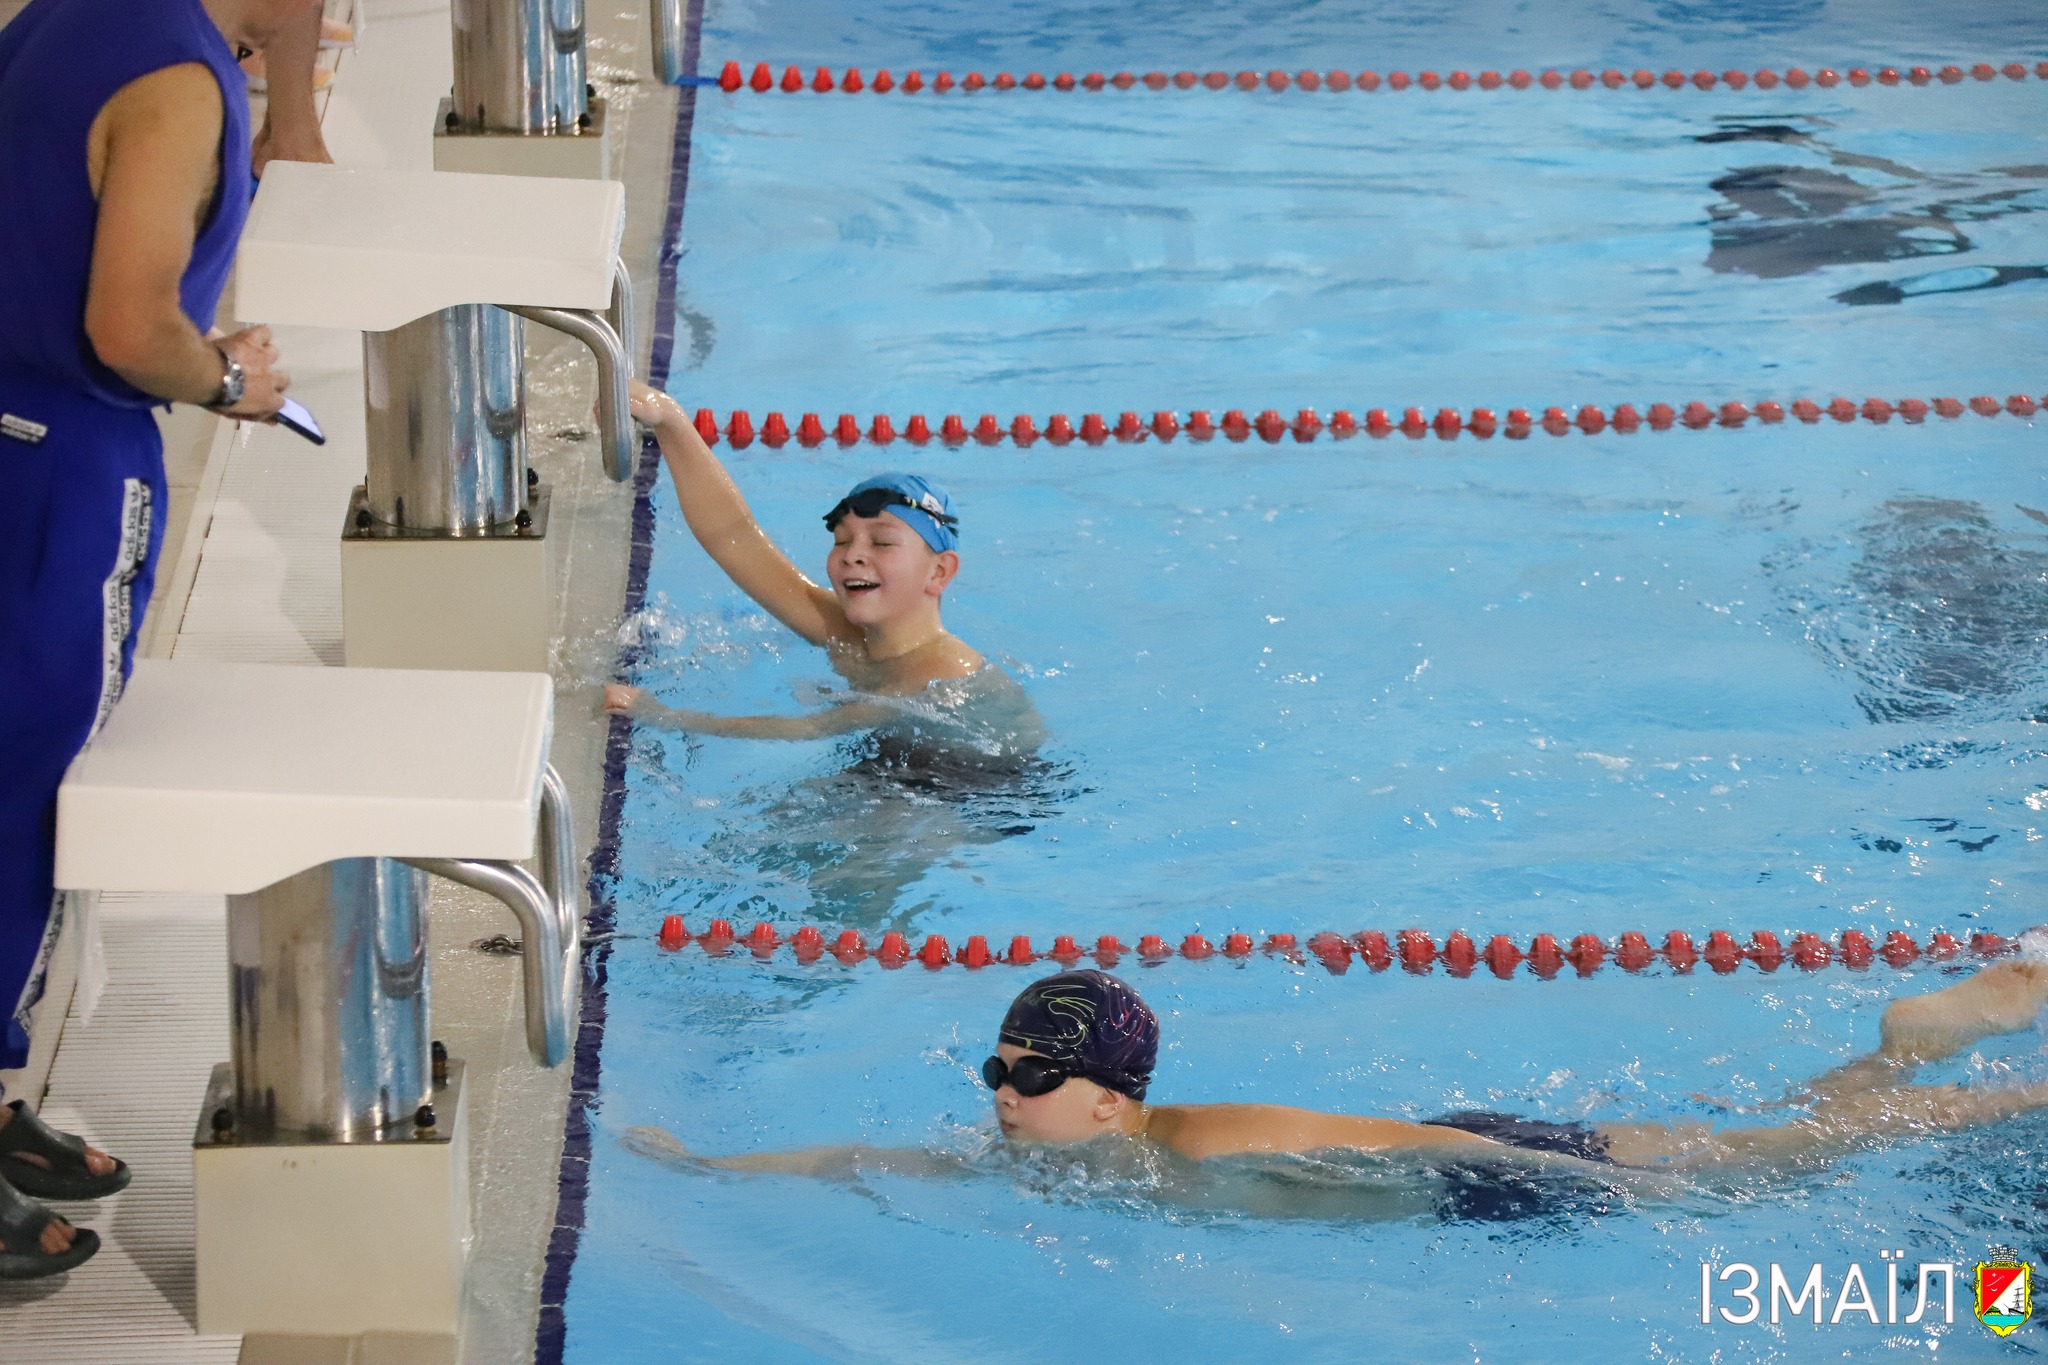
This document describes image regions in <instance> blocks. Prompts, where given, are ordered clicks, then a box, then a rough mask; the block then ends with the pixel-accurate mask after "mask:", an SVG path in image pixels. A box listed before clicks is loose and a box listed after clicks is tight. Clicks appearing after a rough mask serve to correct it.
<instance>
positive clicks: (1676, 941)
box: [655, 915, 2012, 980]
mask: <svg viewBox="0 0 2048 1365" xmlns="http://www.w3.org/2000/svg"><path fill="white" fill-rule="evenodd" d="M692 942H694V943H696V944H697V945H698V946H699V947H700V948H702V949H703V950H704V952H705V954H706V955H707V956H710V957H730V956H733V955H735V954H736V953H741V952H743V953H746V954H748V955H750V956H752V957H754V958H758V959H761V960H764V961H765V960H767V959H769V958H772V957H773V956H774V955H775V954H776V953H777V952H778V951H779V950H783V949H787V950H788V951H789V953H790V954H791V955H792V956H793V957H795V958H796V960H797V961H798V962H801V963H806V964H808V963H813V962H816V961H818V960H819V959H821V958H823V957H826V956H830V957H833V958H835V959H837V960H838V961H840V962H842V963H845V964H846V965H848V966H852V965H854V964H855V963H859V962H867V961H873V962H875V963H876V964H877V965H879V966H882V967H885V968H897V967H904V966H907V965H909V964H910V963H912V962H917V963H920V964H922V965H923V966H925V967H928V968H931V969H933V970H937V969H939V968H942V967H948V966H959V967H968V968H978V967H994V966H1013V967H1022V966H1028V965H1030V964H1031V963H1034V962H1040V961H1051V962H1058V963H1062V964H1064V965H1067V966H1072V965H1073V964H1074V963H1076V962H1079V961H1081V960H1082V959H1083V958H1092V959H1093V960H1094V961H1096V962H1097V963H1099V964H1101V965H1102V966H1104V967H1114V966H1116V965H1117V963H1118V962H1120V961H1121V960H1122V959H1123V958H1124V957H1126V956H1135V957H1136V958H1137V959H1138V962H1139V965H1141V966H1156V965H1158V964H1159V963H1162V962H1165V961H1166V960H1167V959H1169V958H1174V957H1181V958H1187V959H1190V960H1193V961H1201V960H1204V959H1207V958H1212V957H1223V958H1237V959H1242V958H1248V957H1250V956H1251V955H1252V954H1253V953H1255V952H1259V953H1264V954H1267V955H1269V956H1276V957H1284V958H1287V959H1289V960H1290V961H1293V962H1305V961H1307V960H1308V959H1309V958H1314V959H1315V960H1316V961H1318V962H1320V963H1321V964H1322V965H1323V966H1324V967H1325V968H1327V969H1328V970H1329V971H1330V972H1331V973H1332V974H1333V975H1339V976H1341V975H1343V974H1344V973H1345V972H1346V971H1349V970H1350V968H1351V965H1352V962H1353V961H1354V959H1355V960H1356V961H1358V962H1361V963H1363V964H1364V965H1365V966H1366V967H1367V968H1369V969H1370V970H1372V971H1374V972H1383V971H1386V970H1387V969H1388V968H1389V967H1392V966H1396V965H1399V966H1400V967H1401V968H1402V970H1404V971H1407V972H1411V973H1414V974H1417V975H1428V974H1429V973H1430V972H1431V971H1433V970H1434V969H1435V968H1436V967H1437V966H1439V965H1441V966H1442V967H1443V969H1444V971H1445V972H1446V973H1447V974H1449V975H1451V976H1454V977H1461V978H1462V977H1470V976H1473V975H1475V974H1476V973H1477V971H1478V970H1479V969H1480V968H1481V967H1484V968H1485V969H1486V970H1487V971H1488V972H1490V973H1492V974H1493V975H1494V976H1496V977H1499V978H1500V979H1502V980H1506V979H1508V978H1509V977H1511V976H1513V975H1515V973H1516V972H1517V971H1520V970H1524V969H1526V970H1527V971H1528V972H1529V973H1530V974H1532V975H1534V976H1538V977H1542V978H1543V979H1544V980H1549V979H1550V978H1552V977H1555V976H1557V975H1559V974H1560V973H1562V972H1563V971H1564V970H1565V969H1566V968H1567V967H1569V968H1571V969H1572V971H1574V972H1575V973H1576V974H1577V975H1579V976H1582V977H1584V976H1592V975H1593V974H1594V973H1595V972H1597V971H1599V970H1600V968H1602V967H1603V966H1605V965H1606V964H1607V963H1608V962H1610V961H1612V962H1613V963H1614V965H1616V966H1618V967H1620V968H1621V969H1622V970H1623V971H1626V972H1640V971H1643V970H1644V969H1645V968H1648V967H1650V966H1652V965H1655V964H1657V963H1662V964H1663V965H1665V966H1666V967H1668V968H1670V969H1671V970H1672V971H1673V972H1674V973H1678V974H1684V973H1689V972H1691V971H1692V970H1693V968H1694V967H1695V966H1697V965H1698V964H1699V963H1702V962H1704V963H1706V964H1707V966H1709V967H1711V968H1712V969H1713V970H1714V971H1716V972H1718V973H1721V974H1723V975H1726V974H1728V973H1730V972H1733V971H1736V970H1737V969H1739V968H1740V967H1741V966H1742V964H1743V963H1745V962H1749V963H1753V964H1755V965H1756V967H1757V968H1758V969H1759V970H1761V971H1765V972H1775V971H1777V970H1778V968H1780V967H1782V966H1784V965H1786V964H1787V963H1790V964H1791V965H1792V966H1795V967H1798V968H1800V969H1802V970H1805V971H1818V970H1819V969H1820V968H1822V967H1826V966H1828V965H1830V964H1832V963H1840V964H1841V965H1843V966H1845V967H1849V968H1855V969H1861V968H1865V967H1868V966H1870V965H1871V963H1872V962H1875V961H1882V962H1885V963H1887V964H1889V965H1890V966H1893V967H1906V966H1910V965H1911V964H1912V963H1914V962H1917V961H1919V960H1920V959H1922V958H1925V959H1927V960H1928V961H1930V962H1948V961H1952V960H1954V959H1956V958H1958V957H1963V956H1966V955H1967V956H1973V957H1980V958H1989V957H1997V956H1999V955H2001V954H2003V953H2006V952H2008V951H2010V950H2011V948H2012V945H2011V944H2010V943H2008V942H2007V940H2006V939H2004V938H2003V937H2001V936H2000V935H1998V934H1992V933H1982V932H1979V933H1973V934H1971V935H1970V937H1969V940H1968V942H1967V943H1966V942H1963V941H1961V940H1958V939H1957V938H1956V937H1955V936H1954V935H1953V934H1950V933H1949V932H1948V931H1946V930H1937V931H1936V932H1935V933H1934V934H1932V935H1930V936H1929V937H1928V940H1927V942H1926V943H1925V944H1924V945H1923V944H1921V943H1918V942H1916V941H1915V940H1914V939H1913V937H1912V935H1910V934H1908V933H1906V932H1905V931H1904V930H1902V929H1894V930H1892V931H1891V932H1890V933H1888V934H1886V935H1885V938H1884V941H1883V942H1882V943H1874V942H1872V940H1871V938H1870V936H1869V935H1868V934H1865V933H1864V932H1863V931H1862V930H1861V929H1845V930H1843V931H1842V932H1841V933H1840V934H1838V935H1836V936H1835V937H1834V938H1833V939H1824V938H1822V937H1820V936H1819V935H1817V934H1811V933H1794V934H1791V935H1789V936H1787V937H1786V938H1783V939H1781V938H1780V937H1779V936H1778V935H1777V934H1775V933H1772V932H1771V931H1770V930H1769V929H1759V930H1757V931H1756V932H1755V933H1754V934H1752V935H1751V936H1750V938H1749V941H1748V942H1747V943H1741V942H1738V941H1737V940H1736V938H1735V936H1734V935H1733V934H1731V933H1730V932H1728V931H1727V930H1726V929H1716V930H1714V931H1713V932H1712V933H1710V934H1708V935H1707V940H1706V943H1705V945H1704V946H1702V945H1699V944H1696V943H1695V942H1694V941H1693V938H1692V936H1691V935H1690V934H1688V933H1686V932H1685V931H1684V930H1682V929H1673V930H1672V931H1671V932H1670V933H1668V934H1666V935H1665V936H1664V941H1663V943H1662V944H1661V945H1657V946H1652V945H1651V943H1650V941H1649V939H1648V938H1646V937H1645V936H1644V935H1642V934H1640V933H1636V932H1634V931H1630V932H1628V933H1625V934H1623V935H1622V936H1621V937H1620V938H1618V939H1616V940H1615V941H1614V942H1613V943H1612V944H1609V943H1607V942H1605V941H1604V940H1602V939H1601V938H1599V937H1598V936H1597V935H1594V934H1580V935H1579V936H1577V937H1576V938H1574V939H1572V940H1571V942H1570V943H1569V944H1564V943H1561V942H1560V941H1559V940H1558V938H1557V937H1556V936H1555V935H1553V934H1538V935H1536V937H1535V938H1534V939H1532V940H1530V942H1529V946H1528V947H1527V948H1526V949H1524V948H1522V947H1520V946H1519V945H1517V944H1516V943H1515V941H1514V940H1512V939H1510V938H1509V937H1508V936H1507V935H1505V934H1496V935H1494V937H1493V938H1491V939H1489V940H1488V941H1487V943H1486V946H1485V947H1483V948H1482V947H1481V946H1479V944H1478V942H1477V941H1476V940H1474V939H1473V938H1472V937H1471V936H1470V935H1469V934H1467V933H1466V932H1465V931H1464V930H1462V929H1459V930H1456V931H1454V932H1453V933H1452V934H1451V935H1450V937H1448V938H1446V939H1445V940H1444V942H1443V944H1442V946H1438V944H1437V942H1436V941H1435V940H1434V939H1432V938H1431V937H1430V936H1429V934H1428V933H1427V932H1425V931H1423V930H1421V929H1403V930H1401V931H1399V932H1398V933H1396V934H1394V935H1393V936H1392V937H1391V938H1389V936H1388V935H1387V934H1385V933H1383V932H1382V931H1380V930H1377V929H1368V930H1365V931H1363V932H1360V933H1356V934H1352V935H1351V936H1350V937H1348V938H1347V937H1345V936H1344V935H1342V934H1337V933H1331V932H1328V931H1325V932H1323V933H1318V934H1310V935H1309V936H1308V938H1307V939H1306V941H1304V940H1301V939H1298V938H1296V937H1295V935H1293V934H1272V935H1269V936H1268V937H1267V938H1266V940H1265V941H1264V942H1263V943H1258V942H1256V941H1255V940H1254V939H1253V937H1252V936H1251V935H1250V934H1246V933H1233V934H1227V935H1225V936H1224V939H1223V942H1222V943H1221V944H1216V943H1212V942H1211V941H1210V940H1209V939H1207V938H1205V937H1203V936H1202V935H1201V934H1189V935H1188V936H1187V937H1186V938H1185V939H1183V940H1181V942H1180V943H1179V944H1178V945H1174V944H1170V943H1168V942H1167V941H1166V940H1165V939H1164V938H1161V937H1160V936H1159V935H1157V934H1147V935H1145V936H1144V937H1143V938H1141V939H1139V940H1138V943H1137V946H1136V947H1135V948H1133V947H1130V946H1127V945H1126V944H1124V943H1122V942H1120V941H1119V940H1118V939H1117V937H1116V936H1115V935H1114V934H1104V935H1103V936H1102V937H1100V938H1098V939H1096V940H1095V942H1094V944H1093V945H1092V946H1089V947H1085V948H1084V947H1082V946H1081V941H1080V940H1079V939H1076V938H1075V937H1073V936H1072V935H1070V934H1061V935H1059V936H1058V937H1056V938H1055V939H1053V941H1052V946H1051V947H1050V948H1049V949H1046V950H1045V951H1042V952H1041V951H1039V950H1038V949H1037V948H1035V947H1033V945H1032V942H1031V940H1030V938H1028V937H1027V936H1025V935H1022V934H1019V935H1017V936H1016V937H1015V938H1013V939H1011V940H1010V945H1009V947H1008V948H1006V949H1003V950H1001V951H996V950H994V949H992V948H990V947H989V941H988V938H987V937H986V936H985V935H982V934H975V935H973V936H972V937H970V938H969V939H968V940H967V941H966V943H964V944H963V945H961V946H960V947H959V948H958V949H955V948H954V947H953V946H952V944H950V943H949V942H947V940H946V938H945V936H944V935H942V934H931V935H928V936H926V938H925V940H924V942H923V943H922V944H921V945H920V946H918V947H916V948H912V947H911V944H910V940H909V939H908V938H907V937H905V936H904V935H903V934H901V933H899V932H896V931H893V930H892V931H891V932H889V933H886V934H884V935H882V940H881V942H880V943H878V944H875V945H873V946H872V947H871V946H869V944H868V942H867V940H866V939H865V938H863V937H862V936H861V934H860V933H859V932H858V931H857V930H853V929H845V930H841V931H840V933H839V934H838V935H837V936H836V937H835V938H833V939H832V940H831V941H830V942H828V941H827V940H826V937H825V932H824V931H823V930H821V929H820V928H818V927H817V926H816V925H814V924H806V925H804V926H803V927H801V928H799V929H798V930H797V931H796V932H795V933H793V934H790V935H788V936H787V937H785V936H784V935H782V934H781V933H778V932H777V931H776V929H775V927H774V926H773V925H769V924H756V925H755V926H754V927H753V929H751V930H750V931H748V933H747V934H746V935H745V936H744V937H737V936H735V934H734V932H733V927H732V923H731V922H730V921H729V920H722V919H720V920H713V921H712V922H711V924H710V926H709V927H708V928H706V929H705V930H704V932H703V933H701V934H697V935H692V934H691V933H690V931H689V929H688V928H687V927H686V926H685V925H684V924H683V917H682V916H681V915H669V916H668V917H666V918H665V919H664V920H663V921H662V924H661V929H660V931H659V932H658V933H657V934H656V935H655V943H656V945H657V946H659V947H660V948H661V949H663V950H664V951H667V952H678V951H680V950H682V949H683V948H684V947H686V946H688V945H689V944H690V943H692Z"/></svg>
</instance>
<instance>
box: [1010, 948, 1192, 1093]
mask: <svg viewBox="0 0 2048 1365" xmlns="http://www.w3.org/2000/svg"><path fill="white" fill-rule="evenodd" d="M1000 1037H1001V1038H1002V1041H1004V1042H1006V1043H1010V1044H1013V1045H1015V1046H1017V1047H1022V1048H1029V1049H1030V1050H1031V1051H1033V1052H1036V1053H1038V1054H1039V1055H1041V1056H1044V1057H1050V1058H1052V1059H1053V1060H1054V1061H1056V1062H1065V1063H1066V1064H1067V1065H1069V1066H1071V1067H1073V1068H1074V1069H1075V1070H1076V1071H1078V1072H1079V1073H1080V1074H1081V1075H1083V1076H1086V1077H1087V1078H1088V1079H1089V1080H1091V1081H1094V1082H1095V1083H1096V1084H1097V1085H1103V1086H1107V1087H1109V1088H1110V1089H1111V1090H1118V1091H1121V1092H1123V1093H1124V1094H1126V1095H1129V1096H1130V1097H1131V1098H1132V1099H1134V1100H1142V1099H1144V1098H1145V1087H1146V1086H1148V1085H1150V1084H1151V1083H1152V1068H1153V1066H1154V1065H1155V1064H1156V1063H1157V1062H1158V1060H1159V1021H1158V1020H1157V1019H1155V1018H1154V1017H1153V1015H1152V1009H1151V1007H1150V1006H1149V1005H1147V1004H1146V1003H1145V1002H1144V1001H1143V1000H1141V999H1139V998H1138V993H1137V992H1136V991H1134V990H1132V989H1131V988H1130V987H1129V986H1126V985H1125V984H1124V983H1123V982H1121V981H1119V980H1117V979H1116V978H1115V977H1113V976H1111V975H1110V974H1109V973H1108V972H1097V971H1085V972H1060V973H1059V974H1057V975H1055V976H1048V977H1046V978H1044V979H1043V980H1041V981H1034V982H1032V983H1031V984H1030V985H1029V986H1026V987H1025V988H1024V992H1023V994H1021V995H1019V996H1018V997H1017V998H1016V999H1015V1000H1014V1001H1012V1002H1011V1004H1010V1012H1009V1013H1008V1014H1006V1015H1004V1016H1003V1030H1002V1033H1001V1035H1000Z"/></svg>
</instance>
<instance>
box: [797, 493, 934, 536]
mask: <svg viewBox="0 0 2048 1365" xmlns="http://www.w3.org/2000/svg"><path fill="white" fill-rule="evenodd" d="M891 507H914V508H916V509H917V510H918V511H920V512H922V513H924V514H925V515H926V516H928V517H930V518H931V519H932V520H933V521H936V522H937V523H938V524H939V525H941V526H958V525H959V524H960V518H958V517H956V516H950V515H948V514H947V513H945V512H942V511H940V510H939V500H938V499H937V498H934V497H930V496H927V497H926V498H925V499H924V501H923V502H919V501H918V500H917V499H916V498H913V497H911V496H910V494H908V493H904V492H900V491H899V490H897V489H894V488H863V489H861V490H860V492H858V493H849V494H848V495H847V496H845V497H843V498H841V499H840V500H839V501H838V503H837V504H835V505H834V506H833V508H832V510H831V511H829V512H827V513H826V514H825V529H826V530H828V531H836V530H838V529H839V523H840V522H842V521H845V520H846V514H847V513H848V512H851V513H853V514H854V515H855V516H857V517H879V516H880V515H882V513H884V512H886V511H888V510H889V509H890V508H891Z"/></svg>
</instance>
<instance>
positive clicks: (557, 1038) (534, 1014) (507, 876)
mask: <svg viewBox="0 0 2048 1365" xmlns="http://www.w3.org/2000/svg"><path fill="white" fill-rule="evenodd" d="M400 861H402V862H404V863H407V864H409V865H410V866H413V867H417V868H419V869H420V870H421V871H423V872H431V873H433V874H434V875H435V876H437V877H446V878H447V879H448V880H449V881H451V882H458V883H460V884H461V885H463V886H467V887H471V888H473V889H474V890H477V891H481V892H483V893H484V894H485V895H487V896H492V897H495V898H496V899H497V900H499V901H501V902H503V903H504V905H505V908H506V909H508V910H510V911H511V912H512V913H513V915H515V916H516V917H517V918H518V920H519V929H520V932H521V933H522V934H524V935H525V938H526V951H525V952H524V953H523V954H521V957H522V959H523V961H524V966H525V978H524V984H525V994H526V1047H527V1050H528V1051H529V1052H531V1053H532V1054H533V1059H534V1060H535V1061H536V1062H539V1063H540V1064H541V1065H542V1066H559V1065H560V1064H561V1063H562V1061H563V1060H564V1059H566V1058H567V1057H568V1055H569V1011H568V1000H569V996H570V995H571V994H572V993H573V992H574V990H575V981H574V978H573V977H571V978H570V979H569V980H568V981H567V982H566V983H565V982H564V981H563V980H562V977H563V976H564V975H565V974H566V973H567V964H566V962H565V960H564V958H563V956H562V920H561V912H560V911H559V910H558V909H557V908H556V907H555V906H554V905H553V904H552V903H551V897H550V896H549V895H548V893H547V892H546V891H544V890H542V889H541V884H540V882H539V881H538V880H537V879H536V878H535V877H534V875H533V874H532V873H531V872H528V871H527V870H526V869H525V868H523V867H521V866H520V865H519V864H517V863H504V862H495V861H485V860H481V859H469V858H404V859H401V860H400ZM550 978H553V979H552V980H551V979H550Z"/></svg>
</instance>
